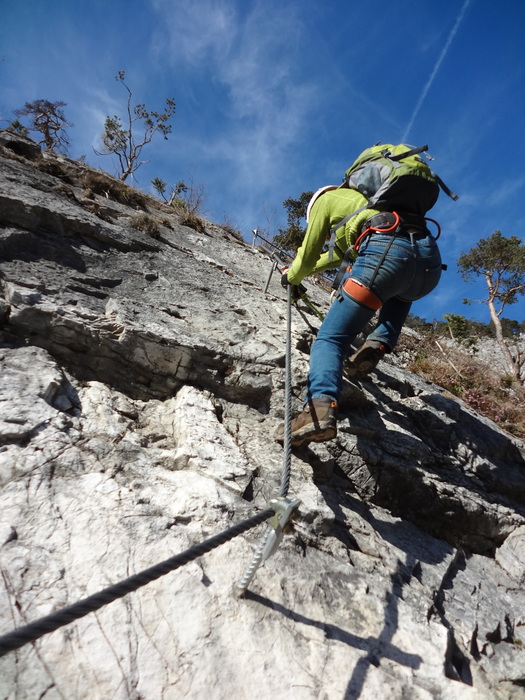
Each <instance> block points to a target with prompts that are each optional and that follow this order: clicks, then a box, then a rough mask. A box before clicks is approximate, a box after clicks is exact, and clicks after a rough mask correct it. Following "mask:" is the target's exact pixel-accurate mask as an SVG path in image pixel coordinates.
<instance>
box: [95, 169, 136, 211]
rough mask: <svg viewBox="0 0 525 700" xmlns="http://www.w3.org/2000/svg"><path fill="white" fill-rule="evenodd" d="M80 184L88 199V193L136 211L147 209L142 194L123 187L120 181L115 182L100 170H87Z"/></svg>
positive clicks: (125, 186)
mask: <svg viewBox="0 0 525 700" xmlns="http://www.w3.org/2000/svg"><path fill="white" fill-rule="evenodd" d="M82 184H83V186H84V188H85V190H86V191H87V192H86V196H87V197H89V193H93V194H98V195H100V196H102V197H107V198H108V199H113V200H114V201H115V202H120V204H125V205H126V206H132V207H135V208H136V209H146V208H147V207H146V197H145V195H144V194H143V193H142V192H140V191H139V190H136V189H134V188H133V187H129V186H128V185H125V184H124V183H123V182H122V181H121V180H116V179H114V178H112V177H110V176H109V175H106V173H103V172H102V171H100V170H88V171H87V172H86V173H85V174H84V177H83V180H82Z"/></svg>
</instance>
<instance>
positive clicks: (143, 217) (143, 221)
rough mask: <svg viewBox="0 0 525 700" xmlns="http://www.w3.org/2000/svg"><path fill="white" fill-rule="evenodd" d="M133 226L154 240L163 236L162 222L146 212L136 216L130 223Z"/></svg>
mask: <svg viewBox="0 0 525 700" xmlns="http://www.w3.org/2000/svg"><path fill="white" fill-rule="evenodd" d="M130 223H131V226H133V228H136V229H137V230H139V231H142V233H146V234H147V235H148V236H151V237H152V238H159V237H160V235H161V230H160V227H161V226H162V221H160V219H157V218H156V217H155V216H150V215H149V214H145V213H144V212H142V213H140V214H136V215H135V216H134V217H133V218H132V219H131V221H130Z"/></svg>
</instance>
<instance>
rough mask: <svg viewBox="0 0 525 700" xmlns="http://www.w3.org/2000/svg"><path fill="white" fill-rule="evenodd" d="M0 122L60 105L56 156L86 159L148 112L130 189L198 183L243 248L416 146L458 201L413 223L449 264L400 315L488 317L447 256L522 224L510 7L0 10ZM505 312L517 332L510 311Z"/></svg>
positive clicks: (79, 6) (473, 3)
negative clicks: (378, 158) (389, 152)
mask: <svg viewBox="0 0 525 700" xmlns="http://www.w3.org/2000/svg"><path fill="white" fill-rule="evenodd" d="M0 8H1V14H2V20H1V23H0V59H3V60H2V61H1V62H0V118H1V119H8V120H10V119H12V117H13V115H12V110H13V109H14V108H17V107H21V106H23V104H24V103H25V102H28V101H32V100H34V99H38V98H43V99H49V100H51V101H56V100H62V101H64V102H66V104H67V106H66V107H65V113H66V117H67V119H68V120H69V121H70V122H72V123H73V124H74V125H75V127H74V128H72V129H70V130H69V136H70V142H71V148H70V155H71V156H72V157H74V158H76V157H79V156H81V155H85V156H86V158H87V160H88V162H89V163H91V164H93V165H95V166H96V167H100V168H103V169H105V170H107V171H108V172H115V168H116V164H115V163H113V162H112V161H111V159H110V158H109V157H105V158H102V157H97V156H96V155H95V154H94V151H93V149H94V148H96V147H97V146H99V145H100V142H99V134H100V133H101V131H102V129H103V124H104V119H105V117H106V115H113V114H122V113H123V108H124V106H125V99H126V93H125V91H124V89H123V87H122V86H121V85H120V84H118V83H117V82H115V80H114V77H115V75H116V73H117V71H119V70H125V71H126V82H127V84H128V85H129V87H130V88H131V90H132V92H133V98H134V101H136V102H143V103H145V104H146V106H147V107H148V108H150V109H157V110H159V111H161V110H162V109H163V107H164V103H165V99H166V98H168V97H172V98H174V99H175V101H176V103H177V111H176V115H175V117H174V118H173V121H172V125H173V132H172V134H171V135H170V137H169V140H168V141H164V140H163V139H161V138H159V139H158V140H156V141H154V142H152V144H150V147H149V150H148V151H147V152H145V153H144V157H145V158H148V159H149V161H150V162H149V163H148V164H147V165H144V166H142V167H141V168H140V169H139V170H138V171H137V173H136V182H134V183H130V184H135V185H136V186H139V187H141V188H142V189H144V190H147V191H150V192H153V189H152V187H151V184H150V180H151V179H152V178H154V177H160V178H161V179H163V180H165V181H166V182H168V183H175V182H177V181H179V180H181V179H182V180H185V181H186V182H187V183H188V182H190V181H193V182H194V183H195V184H197V185H202V186H203V188H204V190H205V193H206V204H205V209H206V212H205V214H206V216H207V217H208V218H210V219H211V220H213V221H217V222H219V223H220V222H221V221H223V220H225V219H227V220H229V221H230V222H231V223H233V224H234V225H236V226H237V227H238V228H239V229H240V230H241V231H242V232H243V234H244V235H245V236H246V238H247V239H248V240H251V234H250V232H251V230H252V229H253V228H255V227H258V228H259V229H267V230H272V231H274V232H275V230H276V227H277V226H279V225H283V224H284V223H285V215H284V211H283V208H282V202H283V200H284V199H286V198H287V197H290V196H292V197H297V196H298V195H299V194H300V193H301V192H303V191H305V190H316V189H317V188H318V187H320V186H322V185H326V184H330V183H332V184H339V183H340V181H341V178H342V175H343V173H344V171H345V170H346V168H347V167H348V166H349V165H350V163H351V162H352V161H353V160H354V158H355V157H356V156H357V154H358V153H359V152H360V151H361V150H363V149H364V148H367V147H368V146H369V145H372V144H374V143H376V142H378V141H381V142H385V143H386V142H399V141H401V140H403V141H406V142H408V143H410V144H414V145H421V144H424V143H425V144H428V145H429V152H430V153H431V154H432V155H433V156H434V158H435V161H434V162H433V164H432V167H433V168H434V169H435V171H436V172H438V173H439V174H440V175H441V177H442V178H443V180H444V181H445V182H446V183H447V184H448V185H449V186H450V187H451V189H453V190H454V191H456V192H457V193H458V194H459V195H460V200H459V201H458V202H452V201H451V200H449V199H448V198H447V197H446V196H444V195H442V196H441V198H440V201H439V202H438V204H437V205H436V207H434V209H433V210H432V212H431V216H433V217H434V218H437V219H438V220H439V221H440V223H441V225H442V229H443V233H442V237H441V244H442V245H441V247H442V253H443V258H444V261H445V262H446V263H447V264H448V266H449V269H448V271H447V272H446V273H444V276H443V280H442V282H441V284H440V286H439V287H438V289H437V290H436V291H435V292H434V293H433V294H432V295H431V296H429V297H427V298H426V299H425V300H422V301H420V302H418V303H417V304H415V305H414V307H413V312H414V313H415V314H417V315H419V316H422V317H425V318H427V319H428V320H432V319H433V318H437V319H441V318H442V314H443V313H446V312H452V313H459V314H463V315H465V316H467V317H468V318H473V319H474V318H475V319H479V320H482V321H484V322H488V320H489V317H488V310H487V307H486V306H485V305H477V304H475V305H472V306H464V305H463V304H462V303H461V300H462V299H463V297H470V298H479V299H481V298H483V297H484V296H485V289H484V287H483V285H482V284H478V285H472V284H469V285H466V284H465V283H464V282H463V281H462V280H461V278H460V276H459V274H457V272H456V270H455V261H456V259H457V257H458V256H459V254H460V253H461V252H464V251H466V250H469V249H470V248H471V247H472V246H473V245H475V243H476V242H477V241H478V240H479V239H480V238H485V237H487V236H489V235H490V234H491V233H492V232H493V231H494V230H496V229H500V230H501V231H502V233H503V235H506V236H508V235H518V236H520V237H521V236H522V235H523V231H524V230H525V153H524V151H525V148H524V143H525V140H524V138H523V119H524V117H523V110H524V107H525V43H524V39H523V34H524V31H525V2H524V1H523V0H500V2H498V3H495V2H493V1H489V0H440V2H437V1H436V0H395V2H392V1H391V0H367V1H366V2H356V1H355V0H285V1H283V0H111V1H110V2H108V1H107V0H69V1H66V0H24V1H22V2H20V0H1V2H0ZM523 299H524V298H523V297H522V300H520V302H519V303H518V304H515V305H514V306H512V307H509V308H508V310H507V312H506V314H505V315H506V316H507V317H508V318H515V319H517V320H519V321H522V320H523V318H524V316H525V301H524V300H523Z"/></svg>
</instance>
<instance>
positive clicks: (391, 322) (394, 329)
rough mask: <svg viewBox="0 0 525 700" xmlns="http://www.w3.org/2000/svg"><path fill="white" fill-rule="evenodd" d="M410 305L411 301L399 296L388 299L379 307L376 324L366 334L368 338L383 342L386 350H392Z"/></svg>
mask: <svg viewBox="0 0 525 700" xmlns="http://www.w3.org/2000/svg"><path fill="white" fill-rule="evenodd" d="M411 306H412V302H411V301H405V300H403V299H400V298H399V297H392V299H388V300H387V301H386V302H385V303H384V304H383V306H382V307H381V311H380V312H379V319H378V321H377V326H376V327H375V328H374V330H373V331H372V333H370V335H369V336H368V340H375V341H379V342H381V343H384V344H385V345H386V346H387V348H388V350H387V352H392V350H393V349H394V347H395V346H396V343H397V341H398V338H399V334H400V333H401V329H402V328H403V324H404V323H405V321H406V318H407V316H408V313H409V311H410V307H411Z"/></svg>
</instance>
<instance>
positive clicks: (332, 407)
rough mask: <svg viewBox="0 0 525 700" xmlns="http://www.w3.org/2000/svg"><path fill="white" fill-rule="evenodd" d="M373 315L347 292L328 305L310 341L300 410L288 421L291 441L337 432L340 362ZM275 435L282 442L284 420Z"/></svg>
mask: <svg viewBox="0 0 525 700" xmlns="http://www.w3.org/2000/svg"><path fill="white" fill-rule="evenodd" d="M373 315H374V310H373V309H369V308H367V307H366V306H363V305H362V304H361V303H359V302H357V301H355V300H354V299H352V298H351V297H349V296H348V295H346V294H343V295H342V296H340V297H339V298H337V299H336V300H335V301H334V303H333V304H332V306H331V307H330V310H329V311H328V313H327V315H326V317H325V319H324V321H323V323H322V324H321V328H320V329H319V331H318V334H317V338H316V339H315V341H314V343H313V345H312V350H311V353H310V373H309V375H308V382H307V389H306V397H305V402H304V407H303V411H302V412H301V413H300V414H299V415H298V416H297V417H296V418H294V419H293V421H292V424H291V441H292V445H294V446H296V447H297V446H299V445H302V444H304V443H308V442H313V441H315V442H323V441H325V440H332V439H333V438H334V437H335V436H336V435H337V402H338V400H339V395H340V393H341V386H342V374H343V362H344V360H345V358H346V355H347V353H348V349H349V347H350V344H351V342H352V341H353V339H354V338H355V336H356V335H357V334H358V333H360V332H361V330H362V329H363V327H364V326H365V325H366V324H367V323H368V321H369V320H370V319H371V318H372V316H373ZM275 439H276V440H277V441H279V442H284V424H281V425H280V426H279V427H278V428H277V432H276V433H275Z"/></svg>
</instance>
